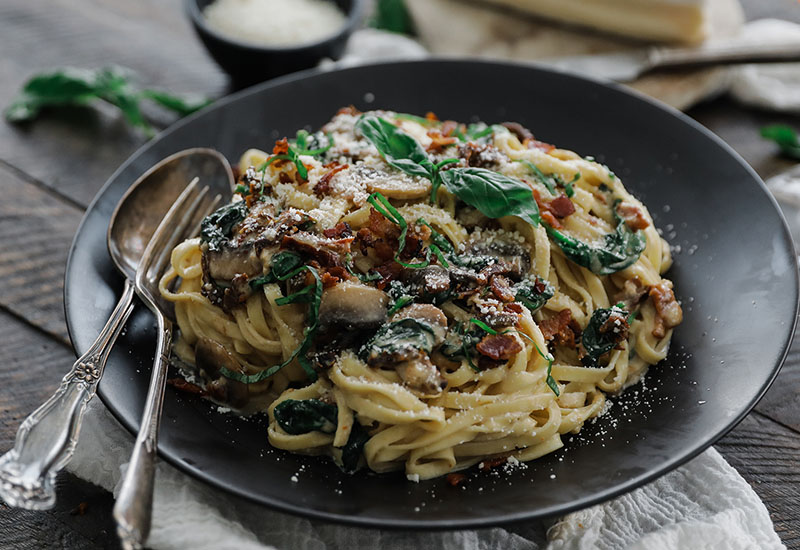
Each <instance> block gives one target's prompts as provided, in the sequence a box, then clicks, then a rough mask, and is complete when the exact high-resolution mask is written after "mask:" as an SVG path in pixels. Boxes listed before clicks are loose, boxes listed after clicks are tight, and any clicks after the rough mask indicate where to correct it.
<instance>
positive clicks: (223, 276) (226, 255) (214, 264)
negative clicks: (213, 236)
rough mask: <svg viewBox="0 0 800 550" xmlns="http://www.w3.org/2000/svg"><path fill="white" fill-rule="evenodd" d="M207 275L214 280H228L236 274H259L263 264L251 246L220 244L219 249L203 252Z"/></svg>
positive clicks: (253, 275)
mask: <svg viewBox="0 0 800 550" xmlns="http://www.w3.org/2000/svg"><path fill="white" fill-rule="evenodd" d="M203 254H204V256H205V259H206V262H204V266H206V267H207V269H208V276H209V277H211V278H212V279H214V280H216V281H230V280H231V279H233V278H234V277H235V276H236V275H237V274H244V275H247V276H248V277H255V276H257V275H260V274H261V272H262V271H263V265H262V263H261V260H260V259H259V257H258V254H257V253H256V249H255V247H253V246H247V245H246V246H239V247H233V246H229V245H224V246H222V247H221V248H220V249H219V250H210V249H209V250H206V251H205V252H203Z"/></svg>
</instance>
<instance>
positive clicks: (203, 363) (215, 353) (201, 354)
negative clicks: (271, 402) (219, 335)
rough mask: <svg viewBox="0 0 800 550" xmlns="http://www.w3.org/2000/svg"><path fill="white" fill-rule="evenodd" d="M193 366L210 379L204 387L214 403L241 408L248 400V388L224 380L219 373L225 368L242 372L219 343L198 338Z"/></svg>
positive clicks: (239, 366)
mask: <svg viewBox="0 0 800 550" xmlns="http://www.w3.org/2000/svg"><path fill="white" fill-rule="evenodd" d="M194 355H195V359H194V362H195V365H196V366H197V368H198V369H200V370H202V371H204V372H205V374H206V376H207V377H208V378H209V379H211V382H209V383H208V384H207V385H206V390H208V393H209V396H210V397H211V398H212V399H214V400H215V401H219V402H220V403H224V404H226V405H230V406H231V407H234V408H241V407H243V406H244V405H245V404H247V401H248V399H249V398H250V388H249V387H248V386H247V384H243V383H242V382H239V381H237V380H232V379H230V378H226V377H225V376H223V375H222V373H221V372H220V368H221V367H225V368H226V369H228V370H229V371H232V372H241V373H243V372H244V368H243V367H242V364H241V363H239V361H238V360H237V359H236V358H235V357H234V356H233V355H232V354H231V353H230V352H229V351H228V350H227V349H225V346H223V345H222V344H220V343H219V342H215V341H213V340H210V339H209V338H200V339H199V340H198V341H197V344H195V347H194Z"/></svg>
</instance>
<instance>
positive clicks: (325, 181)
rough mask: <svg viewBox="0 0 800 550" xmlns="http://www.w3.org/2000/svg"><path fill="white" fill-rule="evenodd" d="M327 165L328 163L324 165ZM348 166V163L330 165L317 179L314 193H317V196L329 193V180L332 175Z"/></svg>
mask: <svg viewBox="0 0 800 550" xmlns="http://www.w3.org/2000/svg"><path fill="white" fill-rule="evenodd" d="M327 166H329V165H326V167H327ZM349 166H350V165H349V164H336V165H334V166H332V167H331V169H330V170H328V171H327V172H325V174H324V175H323V176H322V177H321V178H319V181H318V182H317V184H316V185H315V186H314V194H315V195H317V196H318V197H322V196H325V195H327V194H328V193H330V192H331V180H332V179H333V176H335V175H336V174H337V173H338V172H341V171H342V170H344V169H345V168H348V167H349Z"/></svg>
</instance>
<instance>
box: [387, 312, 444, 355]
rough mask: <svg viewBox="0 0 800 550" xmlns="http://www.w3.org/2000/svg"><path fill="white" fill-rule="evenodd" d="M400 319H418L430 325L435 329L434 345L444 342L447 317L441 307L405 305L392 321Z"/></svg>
mask: <svg viewBox="0 0 800 550" xmlns="http://www.w3.org/2000/svg"><path fill="white" fill-rule="evenodd" d="M400 319H416V320H417V321H422V322H423V323H427V324H428V325H430V327H431V328H432V329H433V337H434V340H433V345H434V347H436V346H438V345H440V344H441V343H442V342H444V337H445V335H446V334H447V317H446V316H445V314H444V312H443V311H442V310H441V309H439V308H438V307H436V306H434V305H433V304H411V305H410V306H407V307H404V308H403V309H401V310H400V311H398V312H397V313H395V314H394V315H393V316H392V322H394V321H399V320H400Z"/></svg>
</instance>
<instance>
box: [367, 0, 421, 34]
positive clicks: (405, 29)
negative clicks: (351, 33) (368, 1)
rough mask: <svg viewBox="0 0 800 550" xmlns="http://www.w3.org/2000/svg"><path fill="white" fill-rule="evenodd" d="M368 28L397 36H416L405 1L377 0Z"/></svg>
mask: <svg viewBox="0 0 800 550" xmlns="http://www.w3.org/2000/svg"><path fill="white" fill-rule="evenodd" d="M369 26H370V27H373V28H375V29H382V30H385V31H390V32H395V33H398V34H406V35H414V34H416V32H415V31H414V20H413V19H412V18H411V15H410V14H409V13H408V8H407V7H406V3H405V0H377V2H375V11H374V13H373V16H372V19H371V20H370V21H369Z"/></svg>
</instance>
